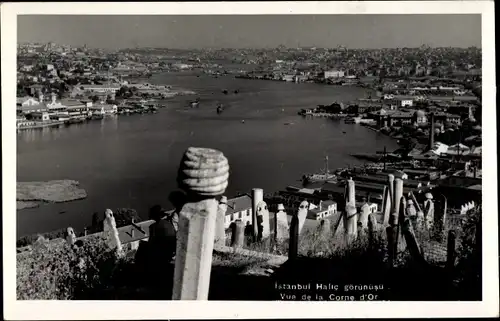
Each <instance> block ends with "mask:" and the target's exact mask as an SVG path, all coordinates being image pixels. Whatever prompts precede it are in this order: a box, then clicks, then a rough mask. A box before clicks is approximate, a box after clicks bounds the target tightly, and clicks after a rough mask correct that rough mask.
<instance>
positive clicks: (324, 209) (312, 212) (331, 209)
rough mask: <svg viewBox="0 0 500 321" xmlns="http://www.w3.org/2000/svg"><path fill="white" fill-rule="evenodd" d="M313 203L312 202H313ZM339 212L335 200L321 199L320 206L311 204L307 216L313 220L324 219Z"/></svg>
mask: <svg viewBox="0 0 500 321" xmlns="http://www.w3.org/2000/svg"><path fill="white" fill-rule="evenodd" d="M311 205H312V204H311ZM335 213H337V203H336V202H334V201H320V202H319V205H318V206H310V207H309V211H308V212H307V218H308V219H311V220H322V219H324V218H326V217H328V216H331V215H333V214H335Z"/></svg>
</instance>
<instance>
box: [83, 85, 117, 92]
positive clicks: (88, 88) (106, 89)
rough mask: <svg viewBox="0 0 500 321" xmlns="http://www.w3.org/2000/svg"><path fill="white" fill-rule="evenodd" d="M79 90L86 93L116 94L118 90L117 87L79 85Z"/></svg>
mask: <svg viewBox="0 0 500 321" xmlns="http://www.w3.org/2000/svg"><path fill="white" fill-rule="evenodd" d="M77 87H79V89H80V90H82V91H84V92H88V93H112V92H113V93H116V92H117V91H118V90H120V86H119V85H108V84H106V85H79V86H77Z"/></svg>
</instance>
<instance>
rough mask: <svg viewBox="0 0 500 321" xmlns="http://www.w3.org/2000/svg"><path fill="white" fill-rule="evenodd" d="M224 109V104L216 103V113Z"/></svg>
mask: <svg viewBox="0 0 500 321" xmlns="http://www.w3.org/2000/svg"><path fill="white" fill-rule="evenodd" d="M223 111H224V106H222V104H218V105H217V114H221V113H222V112H223Z"/></svg>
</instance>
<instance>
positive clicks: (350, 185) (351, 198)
mask: <svg viewBox="0 0 500 321" xmlns="http://www.w3.org/2000/svg"><path fill="white" fill-rule="evenodd" d="M347 202H348V203H351V204H352V205H354V206H356V184H355V183H354V181H353V180H352V178H349V180H347Z"/></svg>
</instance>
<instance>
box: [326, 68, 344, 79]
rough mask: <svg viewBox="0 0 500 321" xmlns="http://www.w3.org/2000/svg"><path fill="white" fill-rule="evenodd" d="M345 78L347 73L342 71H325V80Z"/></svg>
mask: <svg viewBox="0 0 500 321" xmlns="http://www.w3.org/2000/svg"><path fill="white" fill-rule="evenodd" d="M344 76H345V72H344V71H341V70H330V71H325V79H329V78H342V77H344Z"/></svg>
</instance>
